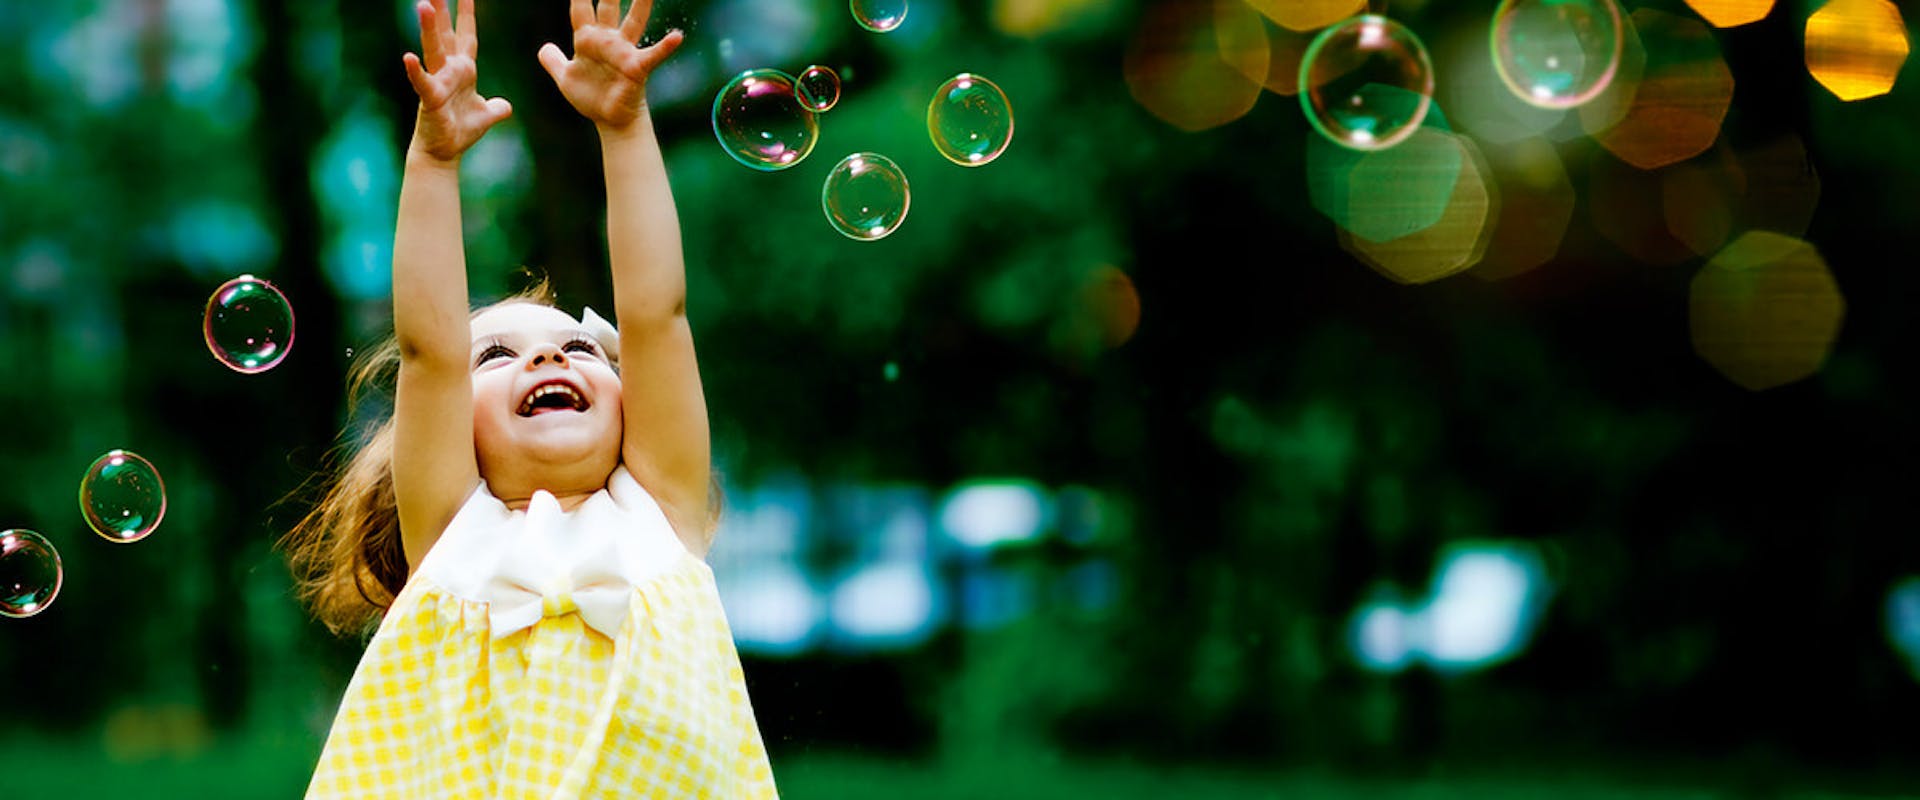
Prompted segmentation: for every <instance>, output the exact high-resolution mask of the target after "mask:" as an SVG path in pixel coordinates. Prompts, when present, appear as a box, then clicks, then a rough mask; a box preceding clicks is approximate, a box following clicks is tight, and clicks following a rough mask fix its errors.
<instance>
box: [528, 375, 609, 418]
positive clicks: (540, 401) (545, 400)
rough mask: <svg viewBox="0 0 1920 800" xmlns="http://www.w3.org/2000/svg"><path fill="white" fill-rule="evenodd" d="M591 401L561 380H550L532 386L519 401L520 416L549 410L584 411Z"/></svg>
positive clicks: (529, 415)
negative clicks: (531, 389)
mask: <svg viewBox="0 0 1920 800" xmlns="http://www.w3.org/2000/svg"><path fill="white" fill-rule="evenodd" d="M591 405H592V403H588V402H587V398H586V396H585V395H582V394H580V391H579V390H577V389H575V388H573V386H571V385H569V384H567V383H565V382H563V381H551V382H548V383H543V384H540V385H539V386H535V387H533V391H531V392H528V393H527V396H526V397H525V398H523V399H522V400H521V401H520V408H519V409H518V410H517V412H516V413H518V414H519V415H520V416H523V417H531V416H534V415H536V414H544V413H547V412H549V411H585V410H587V408H588V407H590V406H591Z"/></svg>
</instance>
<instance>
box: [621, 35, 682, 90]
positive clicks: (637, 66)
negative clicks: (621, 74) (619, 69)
mask: <svg viewBox="0 0 1920 800" xmlns="http://www.w3.org/2000/svg"><path fill="white" fill-rule="evenodd" d="M686 40H687V35H686V34H684V33H681V32H680V31H679V30H678V29H675V30H670V31H667V35H665V36H662V37H660V41H657V42H654V43H653V44H651V45H648V46H647V47H644V48H641V50H640V51H639V52H640V58H639V59H638V60H637V61H635V62H634V66H633V69H632V70H630V71H629V77H632V78H634V79H635V80H646V76H648V75H651V74H653V68H654V67H657V66H660V62H662V61H665V60H667V57H668V56H671V55H673V52H674V51H675V50H679V49H680V43H681V42H684V41H686ZM634 73H637V74H634Z"/></svg>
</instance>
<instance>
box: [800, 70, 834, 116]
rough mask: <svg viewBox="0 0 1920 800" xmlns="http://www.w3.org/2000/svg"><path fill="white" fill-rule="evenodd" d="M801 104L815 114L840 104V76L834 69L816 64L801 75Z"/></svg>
mask: <svg viewBox="0 0 1920 800" xmlns="http://www.w3.org/2000/svg"><path fill="white" fill-rule="evenodd" d="M799 83H800V104H801V105H803V106H806V107H807V109H808V110H810V111H813V112H815V113H818V112H821V111H826V110H828V109H831V108H833V104H834V103H838V102H840V75H839V74H838V73H835V72H834V71H833V68H832V67H823V66H821V65H819V64H815V65H813V66H811V67H807V69H806V71H804V72H801V73H800V81H799Z"/></svg>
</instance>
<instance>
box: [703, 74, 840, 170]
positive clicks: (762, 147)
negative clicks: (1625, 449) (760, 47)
mask: <svg viewBox="0 0 1920 800" xmlns="http://www.w3.org/2000/svg"><path fill="white" fill-rule="evenodd" d="M713 135H714V137H715V138H717V139H719V140H720V149H722V150H725V151H726V152H727V155H729V156H732V157H733V160H735V161H738V162H740V163H741V164H743V165H746V166H748V167H752V168H753V169H757V170H760V171H762V172H773V171H776V170H783V169H787V168H788V167H791V166H793V165H795V164H798V163H800V162H801V161H803V160H805V159H806V157H807V154H808V153H811V152H813V145H814V142H816V141H818V140H819V138H820V121H819V120H818V119H816V118H815V117H814V115H813V112H812V111H809V110H807V106H806V104H805V103H803V102H802V101H801V100H800V90H799V87H798V85H797V84H796V83H795V81H794V79H793V76H791V75H788V74H787V73H784V72H781V71H780V70H777V69H750V70H747V71H745V72H742V73H740V74H739V75H735V76H734V77H733V80H731V81H728V82H727V85H726V86H724V87H722V88H721V89H720V93H719V94H718V95H715V96H714V98H713Z"/></svg>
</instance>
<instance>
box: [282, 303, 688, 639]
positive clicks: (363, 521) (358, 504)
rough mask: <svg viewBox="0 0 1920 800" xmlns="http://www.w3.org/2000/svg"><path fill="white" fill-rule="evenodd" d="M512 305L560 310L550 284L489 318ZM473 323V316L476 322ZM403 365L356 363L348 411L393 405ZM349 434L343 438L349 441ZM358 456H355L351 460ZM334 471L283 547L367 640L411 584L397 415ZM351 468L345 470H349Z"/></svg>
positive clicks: (388, 357)
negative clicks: (396, 485)
mask: <svg viewBox="0 0 1920 800" xmlns="http://www.w3.org/2000/svg"><path fill="white" fill-rule="evenodd" d="M510 303H537V304H540V305H548V306H551V305H554V304H555V303H554V295H553V289H552V287H551V285H549V284H548V282H547V280H546V279H545V278H541V279H539V280H538V281H537V282H536V283H534V284H533V285H531V286H528V287H527V288H526V289H523V290H521V291H520V292H518V293H517V294H514V295H512V296H510V297H507V298H506V299H503V300H501V301H499V302H497V303H494V304H492V305H488V306H484V307H482V308H480V309H478V310H476V311H474V312H473V314H472V316H478V315H479V314H480V313H481V312H484V311H486V310H488V309H491V308H495V307H498V306H503V305H507V304H510ZM469 318H471V317H469ZM399 366H400V347H399V345H398V343H397V342H396V341H395V340H394V339H393V337H392V336H388V337H387V338H386V339H384V340H383V341H381V342H380V343H379V344H378V345H377V346H375V347H373V348H370V349H369V350H368V351H367V352H366V353H364V354H363V355H362V356H361V357H360V358H359V359H358V360H356V361H355V362H354V365H353V369H352V371H351V373H350V374H349V377H348V381H347V406H348V408H349V409H358V408H359V407H360V404H361V403H362V402H363V401H365V400H366V399H367V392H368V390H373V391H375V392H376V393H377V394H379V395H380V396H382V397H384V398H391V395H392V385H393V379H394V376H395V375H397V374H398V372H399ZM351 432H352V428H351V427H349V428H348V430H347V431H343V432H342V433H341V438H342V439H347V438H348V434H349V433H351ZM349 451H351V455H350V456H349V455H347V453H348V452H349ZM329 462H330V466H328V467H327V468H326V469H324V470H323V471H322V472H321V473H320V474H319V475H317V476H316V477H315V479H314V483H317V484H318V487H317V488H316V489H308V490H303V491H302V492H300V493H299V494H302V495H305V494H308V493H310V492H313V491H320V492H322V494H321V496H320V499H319V500H318V501H316V502H315V503H314V504H313V507H312V509H311V510H310V511H308V512H307V513H306V515H305V516H304V517H302V518H301V520H300V521H299V522H298V523H295V524H294V526H293V528H292V529H291V530H289V531H288V532H287V534H286V536H284V537H282V538H281V539H280V548H281V549H282V550H284V551H285V552H286V555H287V561H288V564H289V566H291V567H292V569H293V577H294V583H295V590H296V593H297V594H298V596H299V598H300V601H301V602H302V603H303V604H305V605H306V606H307V608H308V609H309V610H310V611H312V612H313V615H314V617H316V618H317V619H319V620H320V622H322V623H324V624H325V625H326V626H327V629H328V630H330V631H333V632H334V633H336V634H341V635H347V634H353V635H364V634H367V633H370V632H371V630H372V629H373V627H374V626H376V625H378V624H379V622H380V617H381V615H382V614H384V613H385V612H386V609H387V607H388V606H390V605H392V604H393V599H394V597H396V596H398V595H399V594H400V589H401V588H402V587H404V586H405V585H406V582H407V559H406V552H405V550H404V549H403V548H402V546H401V540H400V512H399V507H398V505H397V504H396V502H395V500H394V496H393V416H392V414H391V412H388V414H387V416H386V418H385V419H384V420H381V421H380V423H379V424H378V425H376V426H375V427H374V428H373V430H372V432H371V434H370V435H369V436H368V437H367V440H366V443H365V444H363V445H361V446H360V447H359V449H358V450H357V451H353V450H352V449H351V442H350V441H342V442H341V443H339V444H338V445H336V446H335V447H334V449H333V451H332V452H331V454H330V456H329ZM343 462H344V463H343ZM719 486H720V483H719V477H718V474H717V473H716V474H715V475H714V476H713V478H712V481H711V483H710V485H709V488H708V498H709V501H708V514H707V535H708V537H709V538H711V536H712V532H713V530H714V528H715V526H716V525H717V523H718V522H719V515H720V505H721V502H722V497H721V492H720V491H719Z"/></svg>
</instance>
